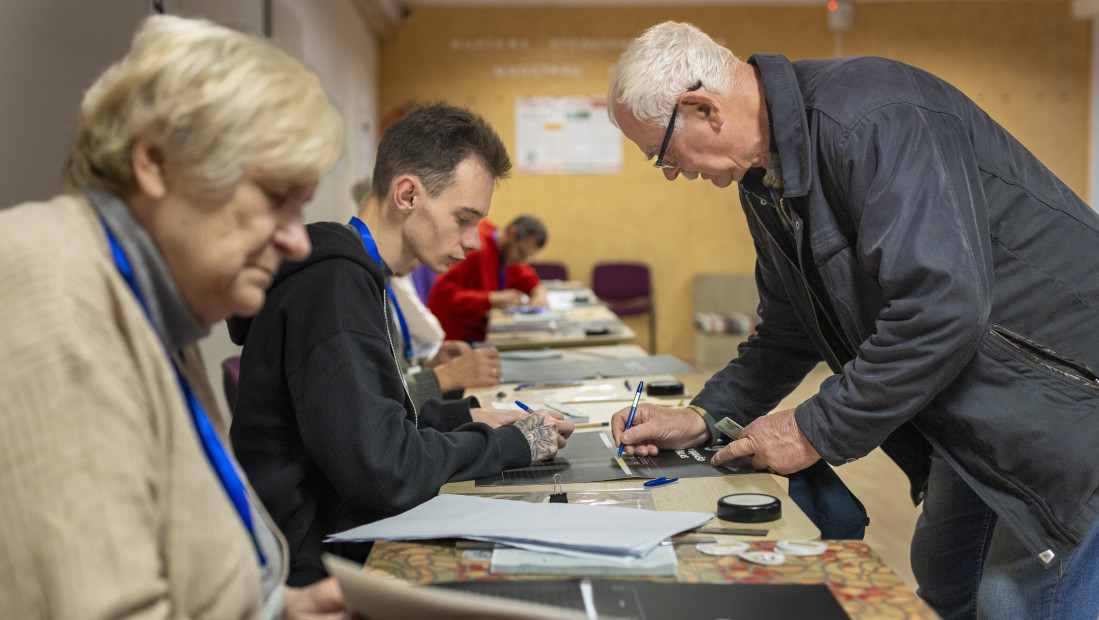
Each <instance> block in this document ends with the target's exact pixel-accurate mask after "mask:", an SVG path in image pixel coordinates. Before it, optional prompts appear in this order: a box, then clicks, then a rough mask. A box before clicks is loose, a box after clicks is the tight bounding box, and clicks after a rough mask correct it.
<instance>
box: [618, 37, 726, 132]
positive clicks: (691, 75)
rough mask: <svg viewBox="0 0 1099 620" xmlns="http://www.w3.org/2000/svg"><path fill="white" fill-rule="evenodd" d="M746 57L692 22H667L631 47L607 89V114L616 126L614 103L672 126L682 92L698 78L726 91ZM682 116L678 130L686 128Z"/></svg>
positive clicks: (718, 90)
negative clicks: (738, 56)
mask: <svg viewBox="0 0 1099 620" xmlns="http://www.w3.org/2000/svg"><path fill="white" fill-rule="evenodd" d="M740 63H741V60H740V59H739V58H737V57H736V56H735V55H734V54H733V53H732V52H730V51H729V50H728V49H726V48H724V47H722V46H720V45H718V44H717V43H715V42H714V40H713V39H711V38H710V37H709V35H707V34H706V33H704V32H702V31H701V30H699V29H698V28H696V27H694V26H692V25H691V24H688V23H683V22H664V23H662V24H657V25H655V26H653V27H651V28H649V29H648V30H646V31H645V32H643V33H642V34H641V36H639V37H637V38H636V39H634V40H633V41H631V42H630V44H629V45H628V46H626V51H624V52H622V56H621V57H619V59H618V64H617V65H616V66H615V68H614V74H613V75H612V76H611V85H610V88H609V89H608V91H607V101H608V102H609V103H610V104H611V105H608V106H607V114H608V116H609V117H610V120H611V122H612V123H614V125H615V126H616V127H617V126H618V121H617V120H616V119H615V118H614V109H615V105H614V104H616V103H617V104H619V105H620V106H621V107H622V109H624V110H626V111H627V112H628V113H629V114H630V115H631V116H633V117H634V118H636V119H637V120H639V121H641V122H642V123H646V124H650V125H667V124H668V119H669V118H670V117H671V115H672V109H673V108H674V107H675V103H676V101H677V100H678V99H679V95H681V94H682V93H684V92H685V91H686V90H687V89H688V88H690V87H692V86H694V85H695V83H697V82H702V90H704V91H708V92H711V93H715V94H719V95H720V94H725V93H727V92H729V90H730V89H731V88H732V87H733V70H734V69H735V68H736V66H737V65H738V64H740ZM682 122H683V121H682V119H677V120H676V129H677V130H678V129H679V128H680V127H682Z"/></svg>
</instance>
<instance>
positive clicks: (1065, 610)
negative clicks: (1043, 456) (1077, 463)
mask: <svg viewBox="0 0 1099 620" xmlns="http://www.w3.org/2000/svg"><path fill="white" fill-rule="evenodd" d="M1066 475H1071V474H1068V473H1067V472H1066ZM912 571H913V573H914V574H915V576H916V581H917V582H918V583H919V590H918V593H919V595H920V597H921V598H923V599H924V600H925V601H927V603H928V605H930V606H931V607H932V609H934V610H935V611H936V612H937V613H938V614H939V615H940V616H942V617H943V619H944V620H954V619H961V618H967V619H968V618H988V619H990V620H999V619H1001V618H1004V619H1012V620H1014V619H1016V618H1019V619H1026V620H1042V619H1049V620H1076V619H1080V620H1096V618H1099V520H1096V523H1095V524H1093V525H1092V528H1091V532H1090V533H1089V534H1088V535H1087V537H1085V538H1084V540H1083V541H1081V543H1080V546H1078V547H1077V548H1076V549H1075V550H1073V551H1072V552H1071V553H1069V554H1066V555H1064V556H1063V557H1060V558H1055V559H1054V560H1053V562H1051V563H1050V564H1049V566H1045V565H1043V564H1042V563H1041V561H1039V560H1038V557H1037V555H1036V554H1034V553H1031V552H1030V551H1028V550H1027V549H1026V548H1025V547H1024V546H1023V545H1022V543H1020V542H1019V539H1018V538H1016V537H1015V535H1014V533H1012V531H1011V528H1009V527H1008V526H1007V525H1006V524H1002V523H998V520H997V518H996V513H994V512H992V510H991V509H990V508H989V507H988V506H987V505H985V503H984V502H983V501H981V499H980V498H979V497H978V496H977V494H976V493H974V492H973V491H972V490H971V489H970V488H969V486H968V485H967V484H966V483H965V482H964V481H963V480H962V479H961V478H959V477H958V475H957V474H955V473H954V470H953V469H952V468H951V466H950V465H949V464H948V463H946V462H945V461H943V460H942V459H941V458H938V457H934V456H933V457H932V459H931V474H930V479H929V481H928V489H927V495H926V496H925V498H924V502H923V514H921V515H920V518H919V521H917V523H916V532H915V534H914V535H913V537H912Z"/></svg>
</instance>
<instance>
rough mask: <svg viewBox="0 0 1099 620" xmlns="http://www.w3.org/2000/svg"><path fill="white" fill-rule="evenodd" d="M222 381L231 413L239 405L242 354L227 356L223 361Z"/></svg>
mask: <svg viewBox="0 0 1099 620" xmlns="http://www.w3.org/2000/svg"><path fill="white" fill-rule="evenodd" d="M221 383H222V387H223V388H225V400H226V402H228V403H229V413H233V409H234V408H235V407H236V405H237V388H238V387H239V386H240V356H239V355H234V356H232V357H227V358H225V360H224V361H223V362H221Z"/></svg>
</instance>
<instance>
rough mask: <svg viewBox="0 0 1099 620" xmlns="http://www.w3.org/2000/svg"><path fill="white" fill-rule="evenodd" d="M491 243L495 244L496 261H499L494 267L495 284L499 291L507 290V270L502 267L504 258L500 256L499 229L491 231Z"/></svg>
mask: <svg viewBox="0 0 1099 620" xmlns="http://www.w3.org/2000/svg"><path fill="white" fill-rule="evenodd" d="M492 242H493V243H495V244H496V260H498V261H500V262H499V263H498V264H497V265H496V283H497V284H498V285H499V290H501V291H502V290H504V289H505V288H507V286H506V285H507V282H508V279H507V268H506V267H504V257H503V256H502V255H501V254H500V229H499V228H497V229H496V230H494V231H492Z"/></svg>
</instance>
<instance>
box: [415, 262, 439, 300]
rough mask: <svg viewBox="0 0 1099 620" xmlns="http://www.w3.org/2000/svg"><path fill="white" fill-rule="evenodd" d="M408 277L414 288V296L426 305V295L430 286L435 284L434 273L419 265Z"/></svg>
mask: <svg viewBox="0 0 1099 620" xmlns="http://www.w3.org/2000/svg"><path fill="white" fill-rule="evenodd" d="M410 275H411V277H412V284H413V285H414V286H415V287H416V294H417V295H419V296H420V301H422V302H424V303H425V304H426V303H427V294H428V293H430V292H431V285H432V284H435V272H434V271H432V270H431V269H429V268H427V267H425V266H423V265H420V266H419V267H417V268H415V269H413V270H412V273H411V274H410Z"/></svg>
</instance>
